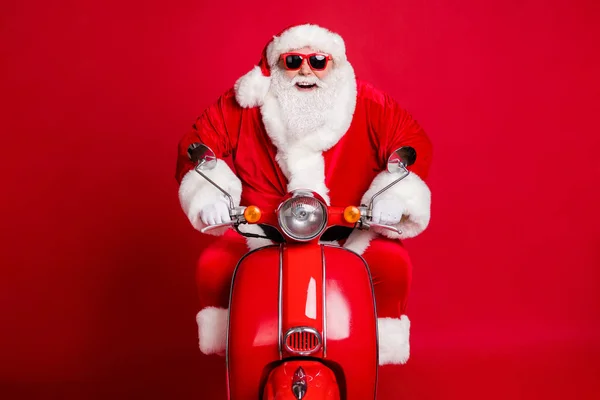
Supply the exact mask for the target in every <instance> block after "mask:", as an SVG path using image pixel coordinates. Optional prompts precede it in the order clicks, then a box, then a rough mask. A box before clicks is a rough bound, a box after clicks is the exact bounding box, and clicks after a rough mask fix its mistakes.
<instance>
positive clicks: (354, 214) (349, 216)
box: [344, 206, 360, 224]
mask: <svg viewBox="0 0 600 400" xmlns="http://www.w3.org/2000/svg"><path fill="white" fill-rule="evenodd" d="M359 219H360V210H359V209H358V208H357V207H354V206H348V207H346V208H345V209H344V220H345V221H346V222H348V223H350V224H354V223H356V222H358V220H359Z"/></svg>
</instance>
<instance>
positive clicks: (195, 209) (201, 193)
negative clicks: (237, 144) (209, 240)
mask: <svg viewBox="0 0 600 400" xmlns="http://www.w3.org/2000/svg"><path fill="white" fill-rule="evenodd" d="M202 173H203V174H205V175H206V176H208V177H209V178H210V179H212V180H213V182H215V183H216V184H217V185H219V186H220V187H221V188H223V190H225V191H226V192H227V193H229V194H230V195H231V197H232V198H233V202H234V206H235V207H237V206H239V204H240V199H241V196H242V182H241V181H240V179H239V178H238V177H237V176H236V175H235V174H234V173H233V171H232V170H231V168H229V166H228V165H227V163H226V162H225V161H223V160H217V165H216V166H215V168H213V169H211V170H205V171H202ZM223 199H225V196H224V195H223V193H221V191H220V190H219V189H217V188H216V187H214V186H213V185H212V184H211V183H210V182H208V181H207V180H206V179H204V178H203V177H202V176H200V175H199V174H198V173H197V172H196V171H195V170H190V171H188V172H187V173H186V174H185V175H184V177H183V179H182V180H181V185H180V186H179V202H180V203H181V208H182V209H183V212H185V215H187V217H188V219H189V220H190V222H191V224H192V226H193V227H194V228H196V229H197V230H201V229H202V228H204V227H205V226H206V225H205V224H204V223H203V222H202V220H201V219H200V216H199V214H200V210H201V209H202V208H203V207H205V206H207V205H209V204H213V203H215V202H217V201H222V200H223ZM226 230H227V228H223V229H216V230H212V231H209V232H207V233H210V234H211V235H215V236H220V235H222V234H223V233H225V231H226Z"/></svg>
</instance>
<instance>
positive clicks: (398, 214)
mask: <svg viewBox="0 0 600 400" xmlns="http://www.w3.org/2000/svg"><path fill="white" fill-rule="evenodd" d="M402 213H404V207H402V205H401V204H400V202H399V201H398V200H395V199H380V200H375V204H373V222H375V223H376V224H382V225H396V224H397V223H399V222H400V219H401V218H402Z"/></svg>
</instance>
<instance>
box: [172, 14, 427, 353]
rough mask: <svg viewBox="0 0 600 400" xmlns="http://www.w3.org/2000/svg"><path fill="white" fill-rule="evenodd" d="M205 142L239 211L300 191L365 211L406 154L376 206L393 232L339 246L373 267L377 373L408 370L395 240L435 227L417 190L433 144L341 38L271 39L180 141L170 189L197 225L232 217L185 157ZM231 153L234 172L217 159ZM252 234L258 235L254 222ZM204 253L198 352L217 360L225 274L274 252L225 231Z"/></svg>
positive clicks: (297, 31)
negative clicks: (352, 59)
mask: <svg viewBox="0 0 600 400" xmlns="http://www.w3.org/2000/svg"><path fill="white" fill-rule="evenodd" d="M196 142H202V143H204V144H206V145H207V146H208V147H210V148H211V149H212V150H213V151H214V152H215V154H216V155H217V157H218V161H217V164H216V167H215V168H214V169H212V170H210V171H206V175H208V176H209V177H210V178H211V179H212V180H213V181H214V182H215V183H217V184H218V185H219V186H221V187H222V188H223V189H224V190H226V191H227V192H229V193H230V194H231V195H232V197H233V198H234V201H235V203H236V206H237V205H245V206H247V205H250V204H253V205H257V206H259V207H260V208H261V209H275V208H276V207H277V206H278V205H279V203H280V201H281V199H282V197H283V196H284V195H285V194H286V193H287V192H289V191H292V190H295V189H311V190H313V191H315V192H317V193H319V194H320V195H321V196H322V197H323V198H324V199H325V201H326V202H327V204H329V205H333V206H346V205H349V204H366V202H367V201H368V200H369V199H370V198H371V196H372V195H373V194H375V193H376V192H377V191H379V190H381V189H382V188H384V187H385V186H387V185H388V184H389V183H391V182H392V181H393V180H395V179H396V176H394V175H392V174H389V173H388V172H387V171H385V169H386V163H387V158H388V156H389V155H390V154H391V153H392V152H393V151H394V150H396V149H398V148H400V147H403V146H411V147H413V148H414V149H415V150H416V152H417V161H416V162H415V164H413V165H412V166H411V167H410V168H409V169H410V171H411V172H410V175H409V176H408V177H407V178H405V179H404V180H403V181H401V182H400V183H398V184H396V185H395V186H393V187H392V188H391V189H390V190H388V191H386V192H385V193H384V194H382V195H381V196H379V197H377V198H376V200H375V203H374V206H373V221H374V222H377V223H381V224H387V225H393V226H395V227H397V228H399V230H400V231H401V232H402V234H400V235H399V234H397V233H393V232H391V231H387V230H382V231H379V232H378V231H377V230H376V229H373V230H371V231H358V230H356V231H355V232H352V234H351V235H350V237H349V238H348V239H347V240H346V241H345V243H344V244H343V245H344V246H345V247H346V248H349V249H351V250H353V251H355V252H357V253H359V254H361V255H362V256H363V258H364V259H365V260H366V262H367V264H368V265H369V268H370V270H371V275H372V277H373V283H374V289H375V297H376V304H377V316H378V332H379V347H380V354H379V362H380V364H391V363H394V364H397V363H405V362H406V361H407V360H408V357H409V349H410V346H409V331H410V321H409V319H408V317H407V316H406V314H405V312H406V302H407V296H408V291H409V286H410V281H411V269H412V265H411V262H410V259H409V257H408V254H407V252H406V250H405V249H404V247H403V245H402V242H401V240H402V239H405V238H410V237H414V236H416V235H418V234H419V233H421V232H422V231H423V230H424V229H425V228H426V227H427V225H428V223H429V218H430V198H431V195H430V191H429V189H428V187H427V185H426V184H425V183H424V181H423V180H424V179H425V178H426V175H427V172H428V169H429V165H430V162H431V142H430V140H429V139H428V137H427V136H426V134H425V132H424V131H423V129H422V128H421V127H420V126H419V125H418V124H417V122H415V120H414V119H413V118H412V117H411V116H410V115H409V114H408V113H407V112H406V111H405V110H403V109H402V108H401V107H400V106H399V105H398V104H397V103H396V102H395V101H394V100H393V99H392V98H390V97H389V96H388V95H386V94H385V93H382V92H381V91H379V90H377V89H375V88H373V87H372V86H370V85H368V84H366V83H364V82H361V81H359V80H357V79H356V78H355V75H354V70H353V68H352V66H351V65H350V63H349V62H348V60H347V58H346V49H345V44H344V41H343V40H342V38H341V37H340V36H339V35H338V34H336V33H333V32H331V31H329V30H327V29H324V28H322V27H319V26H316V25H300V26H294V27H291V28H289V29H286V30H285V31H283V32H282V33H281V34H279V35H277V36H275V37H273V39H272V40H271V41H270V42H269V43H268V45H267V46H266V48H265V49H264V51H263V54H262V58H261V61H260V63H259V65H257V66H255V67H254V68H253V69H252V70H251V71H250V72H248V73H247V74H246V75H244V76H242V77H241V78H240V79H239V80H238V81H237V82H236V83H235V86H234V87H233V88H232V89H231V90H229V91H227V92H226V93H225V94H223V95H222V96H221V97H220V98H219V100H218V101H217V102H216V103H215V104H213V105H212V106H211V107H209V108H208V109H207V110H205V111H204V113H203V114H202V115H201V116H200V117H199V118H198V119H197V120H196V123H195V124H194V126H193V129H192V130H191V131H190V132H189V133H188V134H187V135H185V136H184V137H183V138H182V140H181V141H180V144H179V155H178V163H177V175H176V177H177V180H178V182H179V183H180V188H179V198H180V201H181V206H182V208H183V210H184V212H185V213H186V215H187V217H188V218H189V220H190V222H191V224H192V225H193V226H194V228H196V229H198V230H200V229H202V228H204V227H205V226H207V225H213V224H219V223H224V222H228V221H229V220H230V216H229V209H228V204H229V202H228V200H227V199H226V198H225V197H224V196H223V194H222V193H221V192H220V191H219V190H218V189H216V188H215V187H214V186H212V185H211V184H210V183H209V182H207V181H206V180H204V179H203V178H202V177H201V176H199V175H198V174H197V173H196V172H194V171H193V168H194V164H193V163H192V162H191V161H190V160H189V157H188V154H187V150H188V147H189V146H190V144H192V143H196ZM229 156H231V160H232V163H233V166H234V169H235V173H234V172H233V171H232V169H231V168H230V167H229V166H228V164H227V163H226V162H225V161H223V158H226V157H229ZM253 227H254V228H253V229H260V228H259V227H257V226H255V225H253ZM218 234H220V235H222V237H221V238H220V239H219V240H218V241H217V242H216V244H214V245H213V246H211V247H210V248H208V249H207V250H205V251H204V252H203V254H202V255H201V256H200V259H199V262H198V267H197V280H198V287H199V295H200V303H201V307H200V312H199V313H198V315H197V322H198V328H199V342H200V349H201V351H202V352H204V353H206V354H214V353H222V352H223V351H224V348H225V334H224V331H225V327H226V321H227V307H228V299H229V289H230V285H231V277H232V274H233V270H234V268H235V266H236V264H237V262H238V260H239V259H240V258H241V257H242V256H243V255H244V254H245V253H247V251H248V249H249V248H256V247H258V246H262V245H265V244H269V242H268V240H266V239H248V240H247V241H246V239H244V238H242V237H240V236H239V235H237V234H235V233H233V232H232V231H231V230H229V231H227V232H223V231H220V232H218Z"/></svg>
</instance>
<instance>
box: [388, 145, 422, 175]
mask: <svg viewBox="0 0 600 400" xmlns="http://www.w3.org/2000/svg"><path fill="white" fill-rule="evenodd" d="M416 160H417V151H416V150H415V149H414V148H412V147H410V146H403V147H400V148H399V149H397V150H396V151H394V152H393V153H392V154H391V155H390V156H389V157H388V162H387V170H388V172H390V173H392V174H393V173H397V172H400V171H403V170H404V169H405V168H406V167H408V166H410V165H413V164H414V163H415V161H416Z"/></svg>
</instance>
